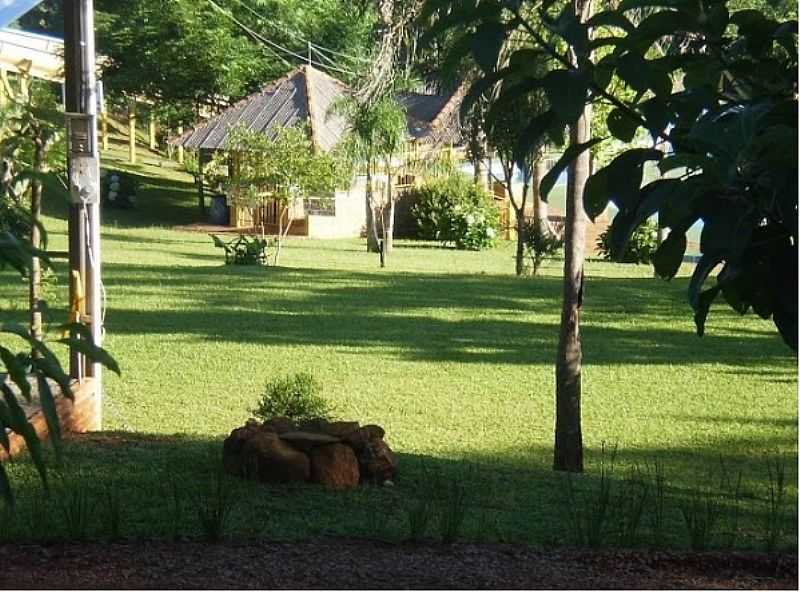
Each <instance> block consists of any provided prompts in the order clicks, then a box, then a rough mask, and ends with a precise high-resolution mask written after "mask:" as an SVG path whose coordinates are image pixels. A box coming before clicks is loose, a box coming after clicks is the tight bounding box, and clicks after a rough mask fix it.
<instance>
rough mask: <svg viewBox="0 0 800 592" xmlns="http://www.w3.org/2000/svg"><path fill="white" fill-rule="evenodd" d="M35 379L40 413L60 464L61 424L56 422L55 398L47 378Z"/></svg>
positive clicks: (39, 377) (39, 376) (38, 377)
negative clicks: (40, 406)
mask: <svg viewBox="0 0 800 592" xmlns="http://www.w3.org/2000/svg"><path fill="white" fill-rule="evenodd" d="M36 378H37V384H38V386H39V402H40V403H41V405H42V413H43V414H44V420H45V422H46V423H47V430H48V433H49V434H50V442H52V443H53V450H54V451H55V453H56V458H57V460H58V461H59V462H61V422H59V421H58V411H57V410H56V400H55V397H53V392H52V391H51V390H50V385H49V384H48V383H47V378H45V377H44V376H41V375H38V376H37V377H36Z"/></svg>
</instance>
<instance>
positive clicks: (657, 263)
mask: <svg viewBox="0 0 800 592" xmlns="http://www.w3.org/2000/svg"><path fill="white" fill-rule="evenodd" d="M685 253H686V233H685V232H684V231H681V230H679V229H677V228H674V229H672V230H670V233H669V235H667V238H666V239H665V240H664V242H663V243H661V244H660V245H659V247H658V249H656V252H655V253H654V254H653V267H654V268H655V270H656V273H657V274H658V276H659V277H661V278H664V279H665V280H671V279H672V278H674V277H675V274H677V273H678V270H679V269H680V267H681V263H683V255H684V254H685Z"/></svg>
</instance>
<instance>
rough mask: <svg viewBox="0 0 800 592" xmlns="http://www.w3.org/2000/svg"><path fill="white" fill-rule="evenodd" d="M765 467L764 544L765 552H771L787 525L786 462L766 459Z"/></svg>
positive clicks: (778, 459)
mask: <svg viewBox="0 0 800 592" xmlns="http://www.w3.org/2000/svg"><path fill="white" fill-rule="evenodd" d="M766 465H767V473H768V475H769V484H768V486H767V513H766V525H765V531H766V539H765V541H764V544H765V548H766V550H767V551H770V552H772V551H775V550H776V549H777V548H778V545H779V543H780V540H781V537H782V536H783V529H784V526H785V525H786V524H788V523H789V520H788V516H787V505H788V504H787V503H786V501H787V500H786V497H787V496H786V485H787V482H786V460H785V458H784V457H783V456H779V457H777V458H776V459H774V460H773V459H770V458H767V460H766Z"/></svg>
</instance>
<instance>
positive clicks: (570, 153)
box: [539, 138, 605, 202]
mask: <svg viewBox="0 0 800 592" xmlns="http://www.w3.org/2000/svg"><path fill="white" fill-rule="evenodd" d="M604 140H605V138H593V139H591V140H589V141H588V142H584V143H583V144H573V145H572V146H570V147H568V148H567V149H566V150H564V153H563V154H562V155H561V158H559V159H558V160H557V161H556V163H555V164H554V165H553V168H552V169H550V170H549V171H548V172H547V174H546V175H545V176H544V177H543V178H542V182H541V184H540V185H539V192H540V194H541V196H542V201H544V202H547V198H548V196H549V195H550V192H551V191H552V190H553V187H555V185H556V181H558V178H559V177H560V176H561V173H563V172H564V171H565V170H566V169H567V167H568V166H569V165H570V163H571V162H572V161H573V160H575V159H576V158H578V156H580V155H581V154H582V153H583V152H585V151H586V150H588V149H589V148H591V147H592V146H594V145H595V144H598V143H599V142H602V141H604Z"/></svg>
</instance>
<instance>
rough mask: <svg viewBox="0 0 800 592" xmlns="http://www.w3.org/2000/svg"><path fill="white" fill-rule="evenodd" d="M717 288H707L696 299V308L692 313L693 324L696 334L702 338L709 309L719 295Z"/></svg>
mask: <svg viewBox="0 0 800 592" xmlns="http://www.w3.org/2000/svg"><path fill="white" fill-rule="evenodd" d="M719 291H720V288H719V286H714V287H713V288H709V289H708V290H706V291H705V292H703V293H702V294H700V298H699V299H698V306H697V309H696V310H695V312H694V324H695V326H696V327H697V334H698V335H699V336H700V337H702V336H703V335H705V332H706V319H707V318H708V311H709V309H710V308H711V303H713V302H714V300H716V298H717V296H718V295H719Z"/></svg>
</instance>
